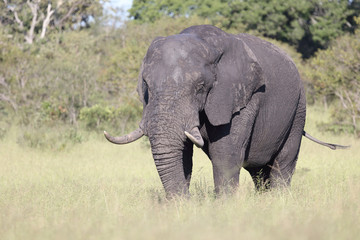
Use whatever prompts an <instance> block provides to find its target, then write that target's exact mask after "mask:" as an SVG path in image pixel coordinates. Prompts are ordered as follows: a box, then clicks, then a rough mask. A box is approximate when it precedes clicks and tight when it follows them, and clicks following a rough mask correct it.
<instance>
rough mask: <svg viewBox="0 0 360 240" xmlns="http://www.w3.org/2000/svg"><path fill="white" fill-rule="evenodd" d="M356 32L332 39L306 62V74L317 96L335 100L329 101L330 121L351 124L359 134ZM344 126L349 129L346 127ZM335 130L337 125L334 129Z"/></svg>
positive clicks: (359, 67) (358, 34) (359, 47)
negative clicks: (330, 104) (331, 103)
mask: <svg viewBox="0 0 360 240" xmlns="http://www.w3.org/2000/svg"><path fill="white" fill-rule="evenodd" d="M359 63H360V31H356V32H355V34H354V35H345V36H342V37H340V38H338V39H337V40H335V41H334V42H333V43H332V45H331V47H330V48H329V49H327V50H324V51H319V52H318V53H317V54H316V56H315V57H314V58H313V59H311V61H309V69H308V70H307V71H306V77H307V78H308V79H311V83H312V85H313V86H314V90H315V92H316V93H317V94H318V95H320V96H324V95H325V96H332V97H335V98H336V99H337V101H336V102H335V103H334V104H333V111H334V114H333V122H334V124H336V125H342V126H352V131H353V132H354V133H357V134H359V133H360V125H359V119H360V90H359V89H360V64H359ZM345 129H349V127H346V128H345ZM336 130H338V128H337V129H336Z"/></svg>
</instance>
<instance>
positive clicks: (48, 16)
mask: <svg viewBox="0 0 360 240" xmlns="http://www.w3.org/2000/svg"><path fill="white" fill-rule="evenodd" d="M54 12H55V10H54V9H53V10H51V3H50V2H49V4H48V7H47V10H46V17H45V19H44V21H43V25H42V30H41V35H40V38H44V37H45V34H46V28H47V27H48V26H49V23H50V20H51V16H52V15H53V13H54Z"/></svg>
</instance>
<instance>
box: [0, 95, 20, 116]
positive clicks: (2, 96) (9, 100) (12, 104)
mask: <svg viewBox="0 0 360 240" xmlns="http://www.w3.org/2000/svg"><path fill="white" fill-rule="evenodd" d="M0 101H4V102H7V103H9V104H10V105H11V107H12V108H13V109H14V111H15V112H16V111H17V109H18V106H17V104H16V103H15V102H14V101H13V100H12V99H11V98H9V97H8V96H6V95H4V94H2V93H0Z"/></svg>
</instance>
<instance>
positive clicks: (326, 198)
mask: <svg viewBox="0 0 360 240" xmlns="http://www.w3.org/2000/svg"><path fill="white" fill-rule="evenodd" d="M326 114H327V113H324V112H319V109H317V108H314V107H312V108H310V109H309V111H308V116H309V117H308V121H307V125H306V130H307V131H308V132H309V133H310V134H312V135H314V136H316V137H318V138H320V139H322V140H325V141H330V142H334V143H339V144H344V145H351V146H352V147H351V148H350V149H349V150H337V151H332V150H330V149H327V148H325V147H322V146H320V145H317V144H315V143H313V142H311V141H309V140H307V139H303V143H302V148H301V152H300V158H299V160H298V165H297V169H296V172H295V174H294V177H293V180H292V187H291V189H289V190H285V191H270V192H266V193H262V194H258V193H256V192H255V191H254V186H253V183H252V180H251V179H250V176H249V175H248V173H247V172H246V171H244V170H243V171H241V177H240V188H239V190H238V191H237V192H236V193H235V194H234V195H232V196H227V197H218V198H216V197H215V196H214V194H213V180H212V170H211V163H210V161H209V160H208V159H207V157H206V156H205V155H204V154H203V153H202V152H201V151H199V150H196V151H195V154H194V155H195V156H194V170H193V179H192V183H191V189H190V191H191V194H192V197H191V198H190V199H182V198H179V199H175V200H172V201H168V200H166V198H165V195H164V192H163V188H162V185H161V183H160V179H159V177H158V174H157V172H156V168H155V164H154V163H153V160H152V156H151V152H150V149H149V148H148V147H147V145H146V144H145V140H143V141H140V142H136V143H132V144H129V145H126V146H117V145H113V144H110V143H108V142H107V141H106V140H105V139H104V138H103V136H101V135H90V136H89V137H88V140H87V141H85V142H82V143H78V144H77V145H75V146H74V147H72V148H69V149H65V150H64V151H51V150H41V149H36V148H30V147H27V146H23V145H21V144H19V143H16V137H15V136H16V135H17V134H16V133H13V134H8V135H7V136H6V137H5V138H4V139H3V140H1V142H0V166H1V168H0V236H1V237H0V238H1V239H55V240H56V239H235V238H237V239H356V238H357V237H358V236H360V228H359V225H360V207H359V206H360V204H359V197H360V171H359V170H360V168H359V166H360V141H359V140H357V139H355V138H353V137H352V136H346V135H339V136H333V135H330V134H329V133H325V134H323V133H320V132H318V131H317V130H316V127H315V126H316V124H318V123H319V122H321V121H323V120H322V119H323V118H324V117H326Z"/></svg>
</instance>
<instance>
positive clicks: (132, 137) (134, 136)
mask: <svg viewBox="0 0 360 240" xmlns="http://www.w3.org/2000/svg"><path fill="white" fill-rule="evenodd" d="M104 135H105V138H106V139H107V140H108V141H109V142H112V143H115V144H127V143H131V142H134V141H136V140H138V139H139V138H141V137H142V136H144V132H143V131H142V130H141V129H140V128H138V129H136V130H135V131H133V132H131V133H129V134H127V135H125V136H121V137H113V136H111V135H110V134H108V133H107V132H106V131H104Z"/></svg>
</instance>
